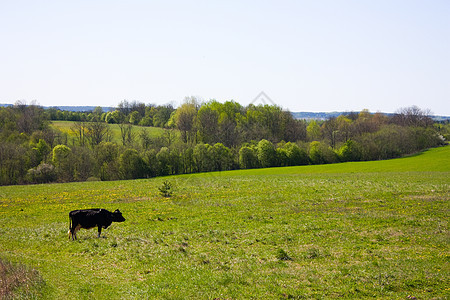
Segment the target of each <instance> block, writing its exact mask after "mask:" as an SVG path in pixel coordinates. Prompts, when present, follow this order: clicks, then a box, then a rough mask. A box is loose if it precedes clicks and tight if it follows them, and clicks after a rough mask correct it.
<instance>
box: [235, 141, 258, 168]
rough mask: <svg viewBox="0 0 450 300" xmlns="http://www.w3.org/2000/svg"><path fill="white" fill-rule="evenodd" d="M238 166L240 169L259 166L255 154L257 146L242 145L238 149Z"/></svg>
mask: <svg viewBox="0 0 450 300" xmlns="http://www.w3.org/2000/svg"><path fill="white" fill-rule="evenodd" d="M239 166H240V167H241V169H253V168H258V167H259V166H260V164H259V160H258V154H257V148H255V147H251V146H242V147H241V149H239Z"/></svg>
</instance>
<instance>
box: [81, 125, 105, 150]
mask: <svg viewBox="0 0 450 300" xmlns="http://www.w3.org/2000/svg"><path fill="white" fill-rule="evenodd" d="M85 136H86V139H87V140H88V141H89V143H90V145H91V146H92V147H95V146H97V145H98V144H100V143H101V142H103V141H110V140H111V130H110V128H109V127H108V125H107V124H105V123H103V122H100V121H95V122H90V123H87V125H86V133H85Z"/></svg>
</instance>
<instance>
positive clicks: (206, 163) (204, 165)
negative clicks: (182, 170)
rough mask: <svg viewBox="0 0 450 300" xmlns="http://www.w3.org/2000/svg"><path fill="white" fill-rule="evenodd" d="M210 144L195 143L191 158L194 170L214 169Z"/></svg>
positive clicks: (206, 170) (207, 170) (205, 170)
mask: <svg viewBox="0 0 450 300" xmlns="http://www.w3.org/2000/svg"><path fill="white" fill-rule="evenodd" d="M210 148H211V145H209V144H197V145H195V147H194V153H193V160H194V166H195V169H196V170H195V171H197V172H209V171H212V170H214V162H213V159H212V157H211V151H210V150H209V149H210Z"/></svg>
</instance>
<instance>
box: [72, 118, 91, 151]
mask: <svg viewBox="0 0 450 300" xmlns="http://www.w3.org/2000/svg"><path fill="white" fill-rule="evenodd" d="M70 131H71V132H72V133H73V134H74V135H75V137H76V139H77V141H78V144H79V145H80V146H85V145H86V132H87V124H86V122H74V123H73V125H72V126H71V127H70Z"/></svg>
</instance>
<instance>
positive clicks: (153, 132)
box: [51, 121, 165, 144]
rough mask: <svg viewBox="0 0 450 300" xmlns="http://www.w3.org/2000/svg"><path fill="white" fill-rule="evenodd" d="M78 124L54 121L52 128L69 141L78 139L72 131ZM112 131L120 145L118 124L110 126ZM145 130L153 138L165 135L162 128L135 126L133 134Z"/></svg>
mask: <svg viewBox="0 0 450 300" xmlns="http://www.w3.org/2000/svg"><path fill="white" fill-rule="evenodd" d="M76 123H77V122H74V121H52V124H51V127H53V128H54V129H57V130H59V131H61V132H62V133H65V134H67V136H68V138H69V140H73V139H75V138H76V134H75V133H74V132H73V131H72V127H73V126H74V125H75V124H76ZM108 127H109V129H110V131H111V138H112V141H113V142H115V143H118V144H121V143H122V136H121V133H120V127H119V125H118V124H108ZM143 130H146V131H147V133H148V135H149V136H150V137H152V138H156V137H161V136H162V135H163V134H164V131H165V130H164V129H163V128H160V127H142V126H135V125H133V133H134V134H136V135H139V133H140V132H141V131H143Z"/></svg>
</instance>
